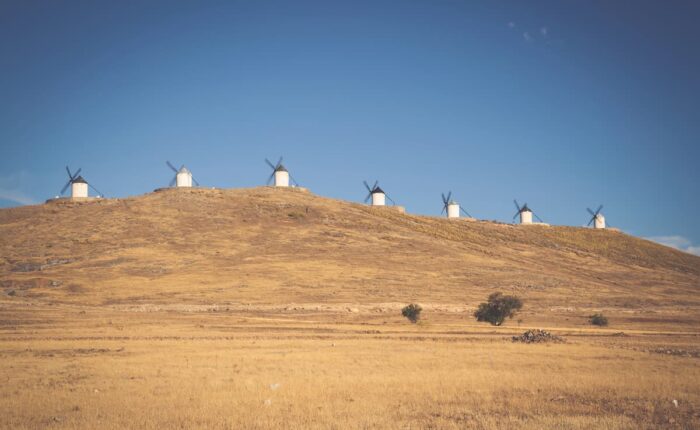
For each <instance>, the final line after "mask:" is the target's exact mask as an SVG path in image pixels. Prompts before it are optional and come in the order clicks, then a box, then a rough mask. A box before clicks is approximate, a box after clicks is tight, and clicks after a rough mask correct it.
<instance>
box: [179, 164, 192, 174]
mask: <svg viewBox="0 0 700 430" xmlns="http://www.w3.org/2000/svg"><path fill="white" fill-rule="evenodd" d="M177 173H190V171H189V170H188V169H187V167H185V166H182V167H180V170H179V171H178V172H177Z"/></svg>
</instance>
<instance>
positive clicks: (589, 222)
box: [586, 216, 595, 227]
mask: <svg viewBox="0 0 700 430" xmlns="http://www.w3.org/2000/svg"><path fill="white" fill-rule="evenodd" d="M594 219H595V216H593V218H591V220H590V221H588V224H586V227H590V226H591V223H592V222H593V220H594Z"/></svg>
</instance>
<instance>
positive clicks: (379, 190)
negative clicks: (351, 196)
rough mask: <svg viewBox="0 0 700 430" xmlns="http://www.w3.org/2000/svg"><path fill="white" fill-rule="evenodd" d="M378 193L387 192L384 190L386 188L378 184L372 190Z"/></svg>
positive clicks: (373, 192)
mask: <svg viewBox="0 0 700 430" xmlns="http://www.w3.org/2000/svg"><path fill="white" fill-rule="evenodd" d="M378 193H382V194H386V193H385V192H384V190H382V189H381V188H379V185H377V186H376V187H374V189H373V190H372V194H378Z"/></svg>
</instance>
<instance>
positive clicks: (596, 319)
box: [588, 313, 608, 327]
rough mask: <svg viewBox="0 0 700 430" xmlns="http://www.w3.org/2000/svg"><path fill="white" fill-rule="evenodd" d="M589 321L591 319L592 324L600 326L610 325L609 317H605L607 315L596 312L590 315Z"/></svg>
mask: <svg viewBox="0 0 700 430" xmlns="http://www.w3.org/2000/svg"><path fill="white" fill-rule="evenodd" d="M588 321H590V323H591V324H593V325H597V326H599V327H605V326H607V325H608V318H607V317H605V315H603V314H600V313H596V314H593V315H591V316H589V317H588Z"/></svg>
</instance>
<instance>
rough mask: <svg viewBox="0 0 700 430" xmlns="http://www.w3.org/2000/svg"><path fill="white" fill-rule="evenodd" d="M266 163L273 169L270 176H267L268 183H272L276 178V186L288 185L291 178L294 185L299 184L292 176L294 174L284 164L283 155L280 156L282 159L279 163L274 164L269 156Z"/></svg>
mask: <svg viewBox="0 0 700 430" xmlns="http://www.w3.org/2000/svg"><path fill="white" fill-rule="evenodd" d="M265 163H267V165H268V166H270V168H271V169H272V173H271V174H270V177H269V178H267V185H270V183H271V182H272V180H273V179H274V180H275V187H288V186H289V181H290V179H291V181H292V183H293V184H294V186H297V187H298V186H299V184H298V183H297V181H295V180H294V178H292V175H290V174H289V171H288V170H287V169H286V168H285V167H284V166H283V165H282V157H280V159H279V160H278V161H277V164H272V163H271V162H270V160H268V159H267V158H266V159H265Z"/></svg>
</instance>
